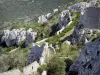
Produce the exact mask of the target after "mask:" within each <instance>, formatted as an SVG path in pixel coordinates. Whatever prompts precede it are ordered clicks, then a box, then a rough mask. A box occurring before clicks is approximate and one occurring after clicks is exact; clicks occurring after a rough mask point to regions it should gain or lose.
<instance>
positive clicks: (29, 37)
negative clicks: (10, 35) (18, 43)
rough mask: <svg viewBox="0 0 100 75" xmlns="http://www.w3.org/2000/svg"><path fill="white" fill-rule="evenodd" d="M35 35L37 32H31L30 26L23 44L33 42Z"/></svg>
mask: <svg viewBox="0 0 100 75" xmlns="http://www.w3.org/2000/svg"><path fill="white" fill-rule="evenodd" d="M36 36H37V32H32V29H31V28H30V29H29V30H27V32H26V40H25V45H26V46H27V45H29V44H31V43H33V42H34V40H35V38H36Z"/></svg>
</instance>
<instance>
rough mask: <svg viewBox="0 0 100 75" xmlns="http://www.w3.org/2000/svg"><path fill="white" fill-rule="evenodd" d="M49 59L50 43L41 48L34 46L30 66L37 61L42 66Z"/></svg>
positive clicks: (30, 56)
mask: <svg viewBox="0 0 100 75" xmlns="http://www.w3.org/2000/svg"><path fill="white" fill-rule="evenodd" d="M48 58H49V48H48V43H44V44H43V45H42V46H41V47H39V46H37V45H34V46H33V48H32V50H31V52H30V54H29V57H28V64H30V63H32V62H34V61H37V62H39V63H40V64H41V65H42V64H45V61H46V59H48Z"/></svg>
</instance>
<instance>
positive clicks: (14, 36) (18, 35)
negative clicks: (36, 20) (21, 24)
mask: <svg viewBox="0 0 100 75" xmlns="http://www.w3.org/2000/svg"><path fill="white" fill-rule="evenodd" d="M23 30H24V29H13V30H12V31H10V30H4V33H3V36H2V39H1V40H2V42H5V43H6V45H7V46H12V45H18V44H19V42H20V41H23V40H24V39H25V32H24V31H23Z"/></svg>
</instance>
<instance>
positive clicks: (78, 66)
mask: <svg viewBox="0 0 100 75" xmlns="http://www.w3.org/2000/svg"><path fill="white" fill-rule="evenodd" d="M72 72H74V73H77V74H78V75H100V37H99V38H98V39H96V40H95V41H93V42H90V43H87V44H86V46H85V47H84V48H83V50H82V51H81V53H80V56H79V57H78V59H77V60H76V61H75V62H74V63H73V65H72V66H71V67H70V72H69V75H71V74H72Z"/></svg>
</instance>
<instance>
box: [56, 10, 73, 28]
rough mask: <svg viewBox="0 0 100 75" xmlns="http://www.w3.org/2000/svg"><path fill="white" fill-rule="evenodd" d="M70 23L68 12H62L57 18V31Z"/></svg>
mask: <svg viewBox="0 0 100 75" xmlns="http://www.w3.org/2000/svg"><path fill="white" fill-rule="evenodd" d="M70 21H72V18H71V14H70V12H69V10H64V11H62V12H61V14H60V16H59V22H58V23H59V26H58V27H59V29H62V28H63V27H65V26H66V25H67V24H68V23H69V22H70Z"/></svg>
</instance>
